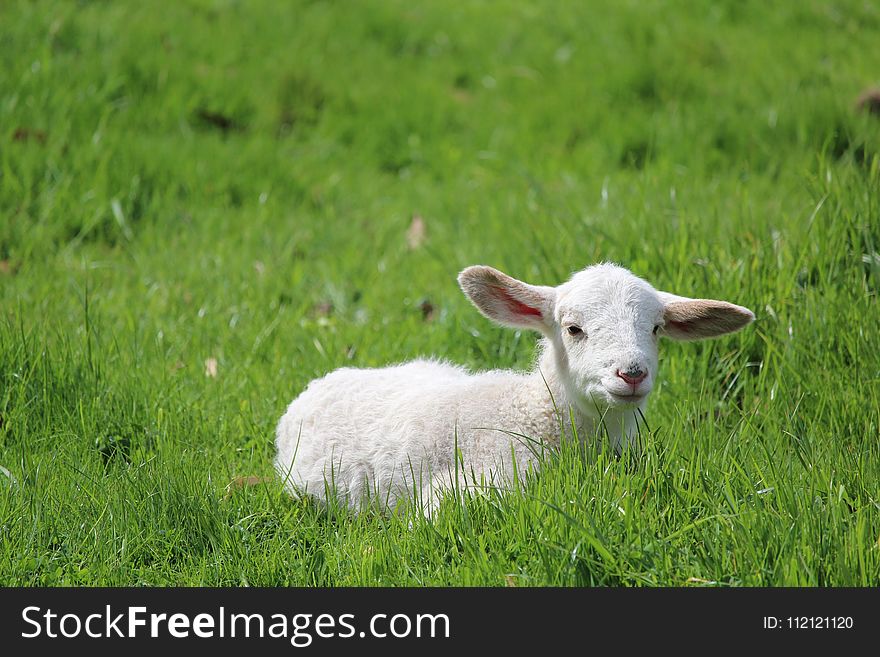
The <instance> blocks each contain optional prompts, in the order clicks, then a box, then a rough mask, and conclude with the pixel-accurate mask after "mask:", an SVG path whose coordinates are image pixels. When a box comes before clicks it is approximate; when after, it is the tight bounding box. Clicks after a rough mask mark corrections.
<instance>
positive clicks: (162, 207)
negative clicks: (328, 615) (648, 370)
mask: <svg viewBox="0 0 880 657" xmlns="http://www.w3.org/2000/svg"><path fill="white" fill-rule="evenodd" d="M878 40H880V7H878V6H877V5H876V4H875V3H871V2H865V1H862V0H847V1H841V2H819V1H815V0H807V1H804V2H797V3H795V2H792V3H781V6H780V5H778V4H776V3H772V4H771V3H762V2H740V1H737V0H730V1H725V2H714V3H711V4H710V5H706V6H696V5H694V4H693V3H686V2H680V1H672V2H662V3H661V2H635V1H626V2H610V1H596V2H589V3H574V2H572V3H565V2H558V3H557V2H551V3H542V2H534V1H526V2H524V1H522V0H501V1H498V2H491V3H483V2H457V3H450V2H442V1H440V0H428V1H425V2H418V3H412V2H404V1H402V0H387V1H377V0H376V1H373V0H371V1H368V2H359V3H348V2H346V3H337V2H327V1H325V2H320V1H314V2H313V1H305V0H302V1H298V2H292V3H278V2H270V1H269V0H258V1H254V2H236V1H234V0H186V1H184V2H179V3H161V4H160V3H152V2H145V3H144V2H141V3H138V2H113V3H105V2H76V3H74V2H70V3H57V2H49V1H47V0H38V1H35V2H29V1H28V2H26V1H24V0H13V1H9V2H3V3H2V4H0V466H3V468H4V470H3V471H0V584H2V585H5V586H9V585H26V586H29V585H34V586H48V585H211V586H212V585H233V586H236V585H255V586H256V585H266V586H275V585H320V586H337V585H357V586H362V585H363V586H372V585H413V586H437V585H468V586H470V585H487V586H546V585H563V586H582V585H625V586H657V585H665V586H670V585H671V586H704V585H709V586H755V585H764V586H779V585H821V586H876V585H878V584H880V543H878V541H880V307H878V293H880V115H876V114H872V113H870V112H869V111H865V110H864V109H862V110H860V109H859V108H857V107H856V99H857V98H858V96H859V94H860V93H861V92H862V91H863V90H864V89H866V88H869V87H871V86H874V85H878V84H880V49H878V48H877V47H876V44H877V42H878ZM603 260H611V261H614V262H618V263H620V264H622V265H624V266H626V267H628V268H630V269H631V270H632V271H633V272H634V273H636V274H637V275H639V276H642V277H644V278H646V279H647V280H648V281H650V282H651V283H652V284H654V285H655V286H656V287H658V288H660V289H665V290H669V291H671V292H675V293H678V294H682V295H687V296H693V297H711V298H719V299H728V300H730V301H733V302H734V303H738V304H742V305H744V306H747V307H749V308H751V309H752V310H754V311H755V314H756V315H757V320H756V322H755V323H754V324H752V325H751V326H750V327H748V328H746V329H745V330H744V331H742V332H741V333H738V334H736V335H733V336H729V337H725V338H721V339H719V340H716V341H710V342H704V343H693V344H688V343H673V342H671V341H666V342H664V344H663V345H662V346H661V364H660V368H661V369H660V373H659V379H658V381H657V386H656V388H655V391H654V393H653V395H652V397H651V400H650V402H649V407H648V413H647V420H648V424H649V426H650V435H649V436H648V440H647V447H646V451H645V454H644V455H643V456H642V458H641V459H640V460H639V461H638V462H635V463H633V462H631V461H628V460H626V459H617V458H614V457H613V456H611V455H609V453H608V451H607V450H604V451H603V450H601V449H600V448H599V444H598V442H599V441H597V440H592V441H591V444H590V447H589V448H588V449H587V453H586V454H581V453H580V452H579V450H577V449H576V448H575V447H574V446H572V445H565V446H563V448H562V449H561V450H560V451H559V452H558V453H556V454H553V455H551V456H548V457H547V458H546V463H545V464H544V467H543V470H542V472H541V473H540V475H539V476H537V477H533V478H531V479H530V480H529V481H528V483H527V485H526V486H525V487H524V488H523V489H521V490H519V489H517V490H513V491H511V492H508V493H506V494H489V495H486V496H482V497H474V498H472V499H469V500H467V502H466V503H465V504H464V505H458V504H456V502H455V501H454V500H452V499H450V500H447V501H446V502H444V504H443V505H442V506H441V508H440V511H439V513H438V514H437V516H436V517H435V518H434V520H433V521H426V520H425V519H423V518H422V517H421V516H420V515H418V514H412V513H406V512H401V513H397V514H393V513H391V514H382V513H365V514H361V515H357V516H353V515H351V514H349V513H348V512H346V511H345V510H344V509H340V508H330V509H328V510H326V511H325V510H322V509H320V508H318V507H317V506H315V505H314V504H311V503H309V502H302V501H294V500H292V499H291V498H289V497H288V496H287V495H285V494H284V493H283V491H282V489H281V486H280V484H279V483H277V482H273V481H269V482H264V483H261V484H259V485H255V486H243V487H238V486H232V488H231V489H230V490H227V485H228V484H229V483H230V482H232V481H234V480H236V479H237V478H240V477H245V476H255V477H272V475H273V470H272V458H273V454H274V449H273V439H274V428H275V424H276V423H277V421H278V419H279V417H280V416H281V414H282V413H283V412H284V410H285V408H286V406H287V404H288V403H289V402H290V401H291V399H293V398H294V397H295V396H296V395H297V394H298V393H299V392H300V391H301V390H302V389H303V388H304V387H305V385H306V384H307V383H308V382H309V381H310V380H312V379H314V378H316V377H318V376H321V375H323V374H324V373H326V372H328V371H330V370H332V369H335V368H337V367H341V366H358V367H372V366H379V365H385V364H390V363H396V362H402V361H405V360H407V359H410V358H414V357H417V356H428V355H434V356H438V357H441V358H444V359H448V360H450V361H452V362H456V363H460V364H464V365H467V366H468V367H470V368H473V369H475V370H480V369H488V368H496V367H501V368H517V369H525V368H528V367H530V365H531V363H532V361H533V358H534V355H535V344H536V339H537V336H536V335H534V334H532V333H529V332H517V331H513V330H506V329H503V328H500V327H497V326H495V325H493V324H491V323H490V322H489V321H488V320H486V319H484V318H483V317H481V316H480V315H479V314H478V313H477V311H476V310H475V309H474V308H473V307H472V306H471V304H470V303H469V302H468V301H467V299H465V297H464V296H463V295H462V294H461V292H460V290H459V289H458V287H457V285H456V282H455V277H456V274H457V273H458V272H459V271H460V270H461V269H462V268H464V267H465V266H467V265H471V264H478V263H480V264H488V265H492V266H495V267H498V268H500V269H502V270H504V271H505V272H508V273H510V274H511V275H513V276H516V277H517V278H520V279H523V280H527V281H529V282H532V283H536V284H547V285H556V284H558V283H561V282H562V281H563V280H565V279H566V278H567V277H568V276H569V275H570V274H571V272H573V271H575V270H578V269H581V268H583V267H584V266H586V265H588V264H591V263H594V262H599V261H603Z"/></svg>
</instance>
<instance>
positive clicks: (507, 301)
mask: <svg viewBox="0 0 880 657" xmlns="http://www.w3.org/2000/svg"><path fill="white" fill-rule="evenodd" d="M495 290H496V291H497V292H498V296H499V297H501V299H502V300H503V301H504V305H506V306H507V309H508V310H509V311H510V312H512V313H513V314H514V315H533V316H534V317H541V316H542V315H541V311H540V310H538V309H537V308H532V307H531V306H529V305H526V304H524V303H523V302H522V301H518V300H517V299H514V298H513V297H512V296H510V293H509V292H508V291H507V290H505V289H504V288H503V287H495Z"/></svg>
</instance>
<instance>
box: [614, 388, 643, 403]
mask: <svg viewBox="0 0 880 657" xmlns="http://www.w3.org/2000/svg"><path fill="white" fill-rule="evenodd" d="M608 394H609V395H611V399H613V400H614V401H615V402H617V403H618V404H638V403H640V402H641V401H642V400H643V399H644V398H645V397H647V396H648V393H646V392H637V393H630V394H628V395H619V394H617V393H616V392H611V391H610V390H609V391H608Z"/></svg>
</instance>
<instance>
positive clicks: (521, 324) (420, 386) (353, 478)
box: [275, 264, 755, 513]
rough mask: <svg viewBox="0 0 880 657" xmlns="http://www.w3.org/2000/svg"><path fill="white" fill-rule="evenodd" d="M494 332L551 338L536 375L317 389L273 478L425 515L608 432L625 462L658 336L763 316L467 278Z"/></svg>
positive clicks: (292, 426) (576, 286) (434, 372)
mask: <svg viewBox="0 0 880 657" xmlns="http://www.w3.org/2000/svg"><path fill="white" fill-rule="evenodd" d="M458 282H459V284H460V285H461V288H462V290H463V291H464V293H465V294H466V295H467V296H468V298H469V299H470V300H471V301H472V302H473V303H474V305H475V306H476V307H477V308H478V309H479V311H480V312H481V313H482V314H483V315H485V316H486V317H488V318H489V319H491V320H493V321H495V322H497V323H499V324H501V325H503V326H509V327H512V328H518V329H533V330H536V331H539V332H541V333H542V334H543V336H544V338H543V340H542V345H541V350H540V356H539V358H538V360H537V364H536V367H535V368H534V369H533V371H531V372H528V373H526V372H514V371H509V370H492V371H488V372H480V373H470V372H468V371H466V370H465V369H463V368H461V367H458V366H455V365H450V364H448V363H444V362H439V361H434V360H415V361H412V362H409V363H404V364H402V365H396V366H392V367H385V368H381V369H354V368H343V369H339V370H336V371H334V372H331V373H330V374H328V375H326V376H325V377H323V378H321V379H317V380H315V381H312V382H311V383H310V384H309V386H308V387H307V388H306V390H305V391H304V392H303V393H302V394H301V395H300V396H299V397H297V398H296V399H295V400H294V401H293V402H292V403H291V404H290V406H289V407H288V409H287V412H286V413H285V414H284V416H283V417H282V418H281V421H280V422H279V423H278V428H277V437H276V443H275V444H276V447H277V456H276V461H275V467H276V470H277V471H278V473H279V475H280V476H281V477H282V478H283V479H284V481H285V485H286V487H287V488H288V490H289V491H290V492H291V493H292V494H294V495H297V496H300V495H304V494H309V495H313V496H315V497H316V498H318V499H321V500H324V499H326V498H327V496H328V495H336V496H337V497H338V499H340V500H343V501H345V502H346V503H347V504H349V505H350V506H351V507H353V508H360V507H361V506H362V504H363V503H364V502H366V501H367V500H373V501H378V503H379V504H380V505H381V506H390V507H394V506H395V505H396V504H397V503H398V502H399V501H403V500H415V501H416V503H418V504H420V505H422V507H423V508H424V510H425V511H426V512H427V513H430V511H431V509H432V508H433V507H434V506H436V504H437V503H438V500H439V496H440V493H442V492H443V491H446V490H449V489H450V488H451V487H453V486H458V487H479V486H485V485H496V486H497V485H503V484H504V483H506V482H507V481H509V480H510V479H511V478H512V477H513V473H518V474H519V475H520V476H522V475H523V474H525V473H526V472H527V471H528V470H529V469H530V468H531V467H533V465H534V464H535V462H536V453H537V451H539V450H536V446H540V445H547V446H549V447H552V446H555V445H557V444H558V443H559V441H560V440H561V439H562V438H563V433H564V431H565V430H564V427H565V426H566V424H569V426H570V424H571V420H572V419H573V423H574V425H575V427H576V428H577V435H578V437H579V438H580V439H582V440H583V439H589V438H594V437H596V435H597V430H599V429H601V428H602V426H601V425H603V424H604V428H605V430H607V434H608V436H609V437H610V439H611V442H612V444H613V446H614V448H615V449H616V450H617V451H618V452H621V451H622V450H623V449H624V448H626V447H627V446H631V447H632V448H633V449H635V448H637V444H636V442H637V441H636V440H635V437H636V433H637V431H638V419H639V416H640V414H641V413H642V412H643V410H644V407H645V402H646V400H647V397H648V394H649V393H650V392H651V388H652V387H653V385H654V378H655V376H656V374H657V341H658V338H659V337H660V336H667V337H670V338H673V339H676V340H697V339H702V338H710V337H714V336H718V335H722V334H724V333H730V332H733V331H737V330H739V329H741V328H742V327H744V326H745V325H747V324H748V323H749V322H751V321H752V320H753V319H754V318H755V316H754V314H752V312H751V311H750V310H748V309H747V308H743V307H742V306H736V305H733V304H731V303H727V302H725V301H714V300H709V299H688V298H684V297H678V296H674V295H671V294H668V293H666V292H660V291H657V290H655V289H654V288H653V287H651V285H649V284H648V283H647V282H645V281H643V280H642V279H640V278H638V277H636V276H634V275H633V274H632V273H630V272H629V271H628V270H626V269H623V268H622V267H618V266H616V265H613V264H599V265H594V266H592V267H588V268H587V269H584V270H583V271H580V272H578V273H576V274H574V276H572V277H571V279H570V280H569V281H568V282H567V283H564V284H562V285H560V286H558V287H555V288H554V287H545V286H537V285H528V284H526V283H523V282H521V281H518V280H516V279H514V278H511V277H510V276H507V275H506V274H504V273H502V272H500V271H498V270H496V269H492V268H491V267H486V266H474V267H468V268H467V269H465V270H464V271H462V272H461V274H460V275H459V277H458Z"/></svg>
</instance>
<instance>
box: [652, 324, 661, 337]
mask: <svg viewBox="0 0 880 657" xmlns="http://www.w3.org/2000/svg"><path fill="white" fill-rule="evenodd" d="M659 330H660V325H659V324H655V325H654V331H653V333H654V335H657V331H659Z"/></svg>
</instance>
